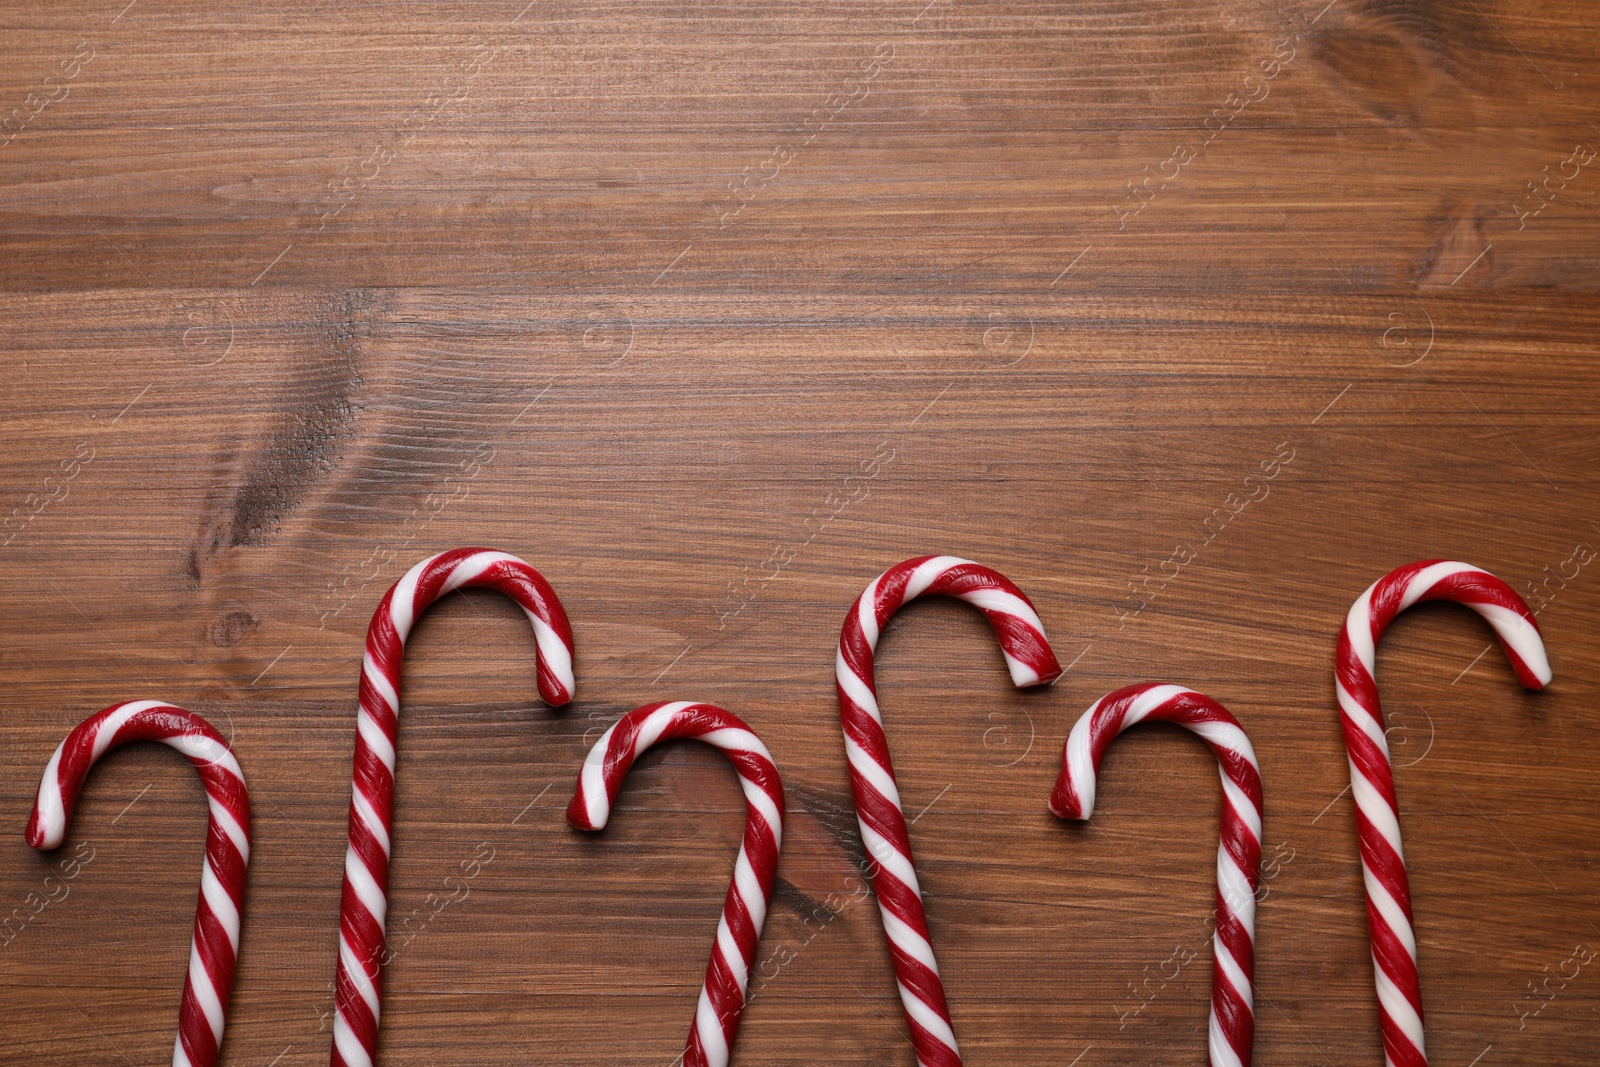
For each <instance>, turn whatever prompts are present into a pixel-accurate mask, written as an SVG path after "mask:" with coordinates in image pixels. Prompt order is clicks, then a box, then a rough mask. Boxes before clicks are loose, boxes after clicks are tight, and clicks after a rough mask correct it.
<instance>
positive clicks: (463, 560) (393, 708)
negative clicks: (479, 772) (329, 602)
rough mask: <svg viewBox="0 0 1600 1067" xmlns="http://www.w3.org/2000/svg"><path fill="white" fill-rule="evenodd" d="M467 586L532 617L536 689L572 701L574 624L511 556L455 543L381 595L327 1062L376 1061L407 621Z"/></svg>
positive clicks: (366, 662) (366, 675) (369, 661)
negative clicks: (493, 593)
mask: <svg viewBox="0 0 1600 1067" xmlns="http://www.w3.org/2000/svg"><path fill="white" fill-rule="evenodd" d="M473 586H488V587H489V588H491V589H498V590H499V591H500V592H502V593H504V594H505V595H506V596H508V597H510V598H511V599H512V600H514V601H516V602H517V604H518V605H519V606H520V607H521V608H522V610H523V611H524V612H525V613H526V614H527V616H528V621H530V622H531V623H533V634H534V640H535V642H536V646H537V649H538V661H539V663H538V684H539V695H540V696H541V697H543V698H544V701H545V703H546V704H549V705H551V706H553V707H559V706H560V705H562V704H565V703H566V702H567V701H569V700H571V699H572V689H573V678H572V628H571V627H570V626H568V624H567V615H566V612H565V611H563V610H562V607H561V601H560V600H558V599H557V598H556V594H555V591H554V590H552V589H551V588H550V584H549V583H548V582H546V581H545V580H544V578H543V577H542V576H541V575H540V574H539V572H538V571H536V570H534V569H533V568H532V567H530V566H528V564H526V563H524V562H523V561H522V560H520V559H518V558H517V557H515V556H511V555H507V554H506V553H504V552H495V551H492V550H490V549H487V548H456V549H451V550H450V551H449V552H441V553H439V554H438V555H437V556H430V557H429V558H428V559H425V560H423V561H422V562H421V563H418V564H417V565H416V566H415V567H412V568H411V569H410V570H409V571H407V572H406V574H405V577H403V578H401V579H400V580H399V581H398V582H396V583H395V584H394V585H393V586H392V587H391V588H390V589H389V591H388V592H387V593H386V594H384V597H383V601H382V603H380V604H379V605H378V610H377V611H375V612H374V613H373V616H372V623H371V625H370V626H368V627H367V652H366V656H365V658H364V659H363V660H362V663H361V698H360V699H361V711H360V714H359V716H358V718H357V730H356V752H355V769H354V775H353V781H352V784H351V796H350V847H349V849H348V851H347V852H346V853H345V861H344V893H343V898H342V900H341V901H340V905H339V969H338V973H337V975H336V977H335V985H334V1003H335V1006H336V1008H337V1017H336V1018H335V1019H334V1023H333V1050H332V1053H331V1059H330V1062H331V1063H332V1064H333V1067H372V1064H373V1063H374V1062H375V1061H376V1059H377V1049H378V1012H379V1003H380V1001H381V999H382V996H383V966H384V964H385V962H387V961H386V960H385V958H384V957H385V954H386V947H385V932H384V917H385V915H386V914H387V912H388V907H389V900H388V886H389V847H390V834H391V833H392V831H393V828H394V768H395V740H396V736H397V733H398V729H399V725H400V695H399V694H400V662H401V659H402V657H403V656H404V654H405V641H406V637H407V636H408V635H409V634H410V633H411V626H412V624H413V623H414V622H415V621H416V619H417V617H418V616H420V615H421V614H422V613H423V612H424V611H426V610H427V609H428V606H429V605H430V604H432V603H433V602H434V601H435V600H438V599H439V598H440V597H441V596H444V595H445V594H446V593H449V592H452V591H454V590H456V589H465V588H469V587H473Z"/></svg>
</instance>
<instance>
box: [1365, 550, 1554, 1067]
mask: <svg viewBox="0 0 1600 1067" xmlns="http://www.w3.org/2000/svg"><path fill="white" fill-rule="evenodd" d="M1424 600H1454V601H1455V602H1457V603H1458V604H1465V605H1466V606H1467V607H1469V608H1471V609H1472V610H1474V611H1476V612H1477V613H1478V614H1479V615H1482V616H1483V617H1484V618H1485V619H1486V620H1488V622H1489V625H1490V626H1491V627H1493V628H1494V632H1495V634H1496V636H1498V637H1499V638H1500V644H1501V645H1502V647H1504V648H1505V651H1506V656H1507V657H1508V658H1509V659H1510V660H1511V669H1512V670H1513V671H1515V672H1516V675H1517V680H1518V681H1519V682H1521V683H1522V684H1523V685H1524V686H1525V687H1527V688H1528V689H1532V690H1535V691H1537V690H1539V689H1543V688H1544V687H1545V685H1546V684H1547V683H1548V682H1549V681H1550V663H1549V660H1548V659H1546V657H1545V651H1544V641H1543V640H1542V639H1541V638H1540V636H1539V624H1538V623H1537V622H1535V621H1534V618H1533V612H1531V611H1529V610H1528V605H1527V604H1526V603H1525V602H1524V601H1523V599H1522V598H1521V597H1520V596H1518V595H1517V594H1516V593H1514V592H1512V590H1511V587H1510V586H1508V585H1506V584H1505V583H1504V582H1502V581H1501V580H1500V579H1498V578H1496V577H1495V576H1494V575H1492V574H1490V573H1488V572H1487V571H1482V570H1479V569H1478V568H1477V567H1471V566H1468V565H1467V564H1465V563H1452V562H1450V561H1448V560H1437V559H1429V560H1423V561H1422V562H1420V563H1412V564H1410V565H1408V566H1405V567H1401V568H1399V569H1398V570H1395V571H1392V572H1390V573H1389V574H1388V575H1386V576H1385V577H1383V578H1380V579H1379V580H1378V581H1377V582H1374V583H1373V585H1372V587H1371V588H1370V589H1368V590H1367V591H1366V592H1365V593H1362V594H1361V596H1360V597H1359V598H1358V599H1357V600H1356V602H1355V603H1354V604H1352V605H1351V606H1350V614H1349V616H1348V617H1346V619H1345V623H1344V629H1343V630H1341V631H1340V632H1339V652H1338V662H1337V664H1336V665H1335V668H1334V682H1335V684H1336V686H1337V689H1338V697H1339V712H1340V715H1339V724H1340V726H1341V727H1343V729H1344V743H1345V748H1346V750H1347V751H1348V753H1349V756H1350V788H1351V793H1352V795H1353V796H1354V797H1355V810H1356V836H1357V837H1358V838H1359V840H1360V843H1361V876H1362V879H1363V880H1364V881H1365V882H1366V887H1367V930H1368V932H1369V933H1370V934H1371V936H1372V964H1373V971H1374V977H1375V978H1376V980H1377V987H1378V1011H1379V1014H1380V1018H1381V1022H1382V1025H1383V1055H1384V1062H1385V1063H1387V1064H1388V1065H1389V1067H1426V1064H1427V1062H1428V1057H1427V1053H1426V1051H1425V1050H1424V1048H1423V1038H1422V988H1421V984H1420V982H1419V980H1418V977H1417V936H1416V931H1415V930H1414V929H1413V928H1412V923H1413V919H1412V917H1411V885H1410V882H1409V881H1408V880H1407V878H1406V862H1405V854H1404V853H1403V852H1402V851H1401V848H1400V807H1399V804H1398V803H1397V802H1396V800H1395V791H1394V773H1393V771H1392V770H1391V769H1390V766H1389V745H1388V742H1387V741H1386V740H1385V739H1384V734H1383V729H1384V728H1383V711H1382V709H1381V708H1380V707H1379V706H1378V687H1377V684H1376V683H1375V682H1374V681H1373V676H1372V673H1373V664H1374V663H1375V661H1376V659H1377V647H1378V640H1379V639H1380V638H1382V637H1383V632H1384V631H1385V630H1386V629H1388V628H1389V624H1390V623H1391V622H1393V621H1394V618H1395V616H1396V615H1398V614H1400V613H1401V612H1402V611H1404V610H1405V609H1406V608H1409V607H1410V606H1411V605H1413V604H1416V603H1419V602H1421V601H1424Z"/></svg>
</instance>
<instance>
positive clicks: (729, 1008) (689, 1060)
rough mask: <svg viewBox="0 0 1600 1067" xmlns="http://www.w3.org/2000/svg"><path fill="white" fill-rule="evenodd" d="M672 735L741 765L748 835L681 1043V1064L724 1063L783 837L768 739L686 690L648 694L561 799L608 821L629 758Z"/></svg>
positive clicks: (583, 822) (582, 821)
mask: <svg viewBox="0 0 1600 1067" xmlns="http://www.w3.org/2000/svg"><path fill="white" fill-rule="evenodd" d="M677 737H690V738H694V739H696V740H699V741H704V742H706V743H707V744H710V745H715V746H716V747H717V748H720V749H722V751H723V752H724V753H725V754H726V755H727V757H728V759H729V760H731V761H732V762H733V765H734V768H735V769H736V770H737V771H738V772H739V786H740V788H741V789H743V790H744V799H745V811H746V814H745V825H744V841H743V842H742V843H741V844H740V846H739V858H738V859H737V860H735V861H734V867H733V881H732V882H731V883H730V884H729V885H728V896H727V899H726V900H725V901H724V903H723V905H722V918H721V920H720V921H718V923H717V938H716V941H715V942H714V943H713V945H712V949H711V962H710V963H709V964H708V965H707V966H706V980H705V984H704V985H703V986H702V987H701V989H700V1005H699V1008H698V1009H697V1010H696V1011H695V1018H694V1025H693V1026H691V1027H690V1028H689V1041H688V1045H687V1046H686V1047H685V1048H684V1052H683V1067H727V1065H728V1057H729V1054H730V1052H731V1050H732V1048H733V1041H734V1038H735V1037H736V1036H737V1035H738V1033H739V1020H740V1018H741V1016H743V1015H744V1003H745V992H746V990H747V989H749V986H750V968H751V967H752V966H754V965H755V960H756V946H757V944H758V943H759V942H760V940H761V926H762V924H763V923H764V922H765V921H766V918H767V907H768V906H769V905H770V904H771V902H772V886H773V880H774V879H775V878H776V877H777V874H778V849H779V846H780V844H781V842H782V839H783V783H782V782H781V781H779V780H778V768H777V767H776V766H774V765H773V762H772V757H771V756H770V755H769V754H768V753H767V747H766V746H765V745H763V744H762V743H761V739H760V738H759V737H757V736H756V735H755V734H754V733H753V732H751V730H750V728H749V727H748V726H746V725H745V724H744V723H743V722H741V721H740V720H739V718H738V716H736V715H733V714H730V713H729V712H726V711H723V710H722V709H721V708H719V707H715V706H714V705H711V704H692V703H690V702H688V701H684V700H679V701H673V702H671V703H663V704H646V705H645V706H644V707H642V708H637V709H635V710H634V711H630V712H629V713H628V714H626V715H624V716H623V717H622V718H621V720H619V721H618V722H617V723H616V724H615V725H613V726H612V727H611V728H610V729H609V730H607V731H606V732H605V736H603V737H601V738H600V740H599V741H597V742H595V745H594V747H593V748H591V749H590V750H589V755H588V758H587V759H585V760H584V762H583V771H582V772H581V773H580V774H579V776H578V791H577V793H576V794H574V796H573V798H572V803H571V804H570V805H568V806H567V821H568V822H570V823H572V825H573V826H576V827H577V828H578V829H580V830H599V829H600V828H602V827H603V826H605V824H606V820H607V819H608V818H609V817H610V816H611V805H612V804H613V803H614V802H615V801H616V799H617V794H618V792H620V791H621V789H622V782H623V779H625V778H626V777H627V776H628V769H629V768H630V767H632V766H633V761H634V760H636V759H638V758H639V756H640V755H642V754H643V753H644V752H645V750H647V749H649V748H650V747H651V746H652V745H655V744H657V743H659V742H661V741H669V740H672V739H673V738H677Z"/></svg>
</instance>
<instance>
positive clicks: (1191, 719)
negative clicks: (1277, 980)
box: [1050, 683, 1261, 1067]
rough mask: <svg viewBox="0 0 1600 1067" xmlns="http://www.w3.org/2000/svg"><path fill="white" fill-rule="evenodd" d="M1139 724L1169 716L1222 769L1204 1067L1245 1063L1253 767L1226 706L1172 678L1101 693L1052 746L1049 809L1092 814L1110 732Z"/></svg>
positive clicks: (1082, 816) (1246, 1066)
mask: <svg viewBox="0 0 1600 1067" xmlns="http://www.w3.org/2000/svg"><path fill="white" fill-rule="evenodd" d="M1141 722H1170V723H1175V724H1176V725H1178V726H1182V727H1183V728H1184V729H1186V730H1190V731H1192V732H1194V733H1195V734H1198V735H1199V736H1200V738H1201V739H1202V740H1204V741H1205V743H1206V744H1207V745H1209V746H1211V751H1212V752H1213V753H1214V754H1215V755H1216V757H1217V764H1218V769H1219V771H1220V773H1221V775H1222V842H1221V844H1220V845H1218V846H1217V911H1216V924H1217V929H1216V936H1215V937H1214V938H1213V940H1212V945H1213V963H1212V968H1211V1023H1210V1041H1209V1047H1210V1062H1211V1067H1250V1057H1251V1053H1252V1050H1253V1049H1254V1047H1255V1028H1256V1022H1255V994H1254V980H1255V958H1256V950H1255V945H1256V894H1257V893H1258V892H1259V891H1260V889H1261V770H1260V767H1259V766H1258V765H1257V763H1256V754H1255V750H1254V749H1253V748H1252V747H1251V745H1250V739H1249V738H1248V737H1246V736H1245V732H1244V729H1243V728H1242V727H1240V725H1239V722H1238V720H1237V719H1235V718H1234V717H1233V716H1232V715H1231V714H1229V712H1228V709H1227V708H1225V707H1223V706H1222V705H1221V704H1219V703H1217V702H1216V701H1215V700H1212V699H1211V698H1210V697H1208V696H1205V695H1204V694H1202V693H1197V692H1195V691H1194V690H1192V689H1185V688H1183V687H1182V686H1176V685H1153V684H1150V683H1143V684H1139V685H1130V686H1125V687H1123V688H1122V689H1118V690H1117V691H1116V692H1113V693H1107V694H1106V695H1105V696H1103V697H1101V698H1100V699H1099V700H1097V701H1095V703H1094V706H1093V707H1091V708H1090V709H1089V710H1088V711H1086V712H1084V713H1083V717H1082V718H1080V719H1079V720H1078V721H1077V723H1076V724H1075V725H1074V726H1073V727H1072V733H1071V735H1070V736H1068V738H1067V743H1066V745H1065V747H1064V748H1063V749H1062V751H1061V775H1060V777H1058V778H1057V779H1056V787H1055V790H1054V792H1052V793H1051V794H1050V810H1051V811H1053V812H1054V813H1055V814H1057V815H1059V816H1061V818H1063V819H1078V820H1086V819H1088V818H1089V816H1090V815H1091V814H1093V812H1094V797H1095V781H1096V776H1097V775H1098V774H1099V771H1100V760H1101V758H1102V757H1104V755H1105V753H1106V749H1107V748H1109V747H1110V746H1111V742H1112V740H1113V739H1115V738H1116V736H1117V735H1118V734H1120V733H1121V732H1122V731H1124V730H1126V729H1127V728H1128V727H1130V726H1133V725H1136V724H1137V723H1141Z"/></svg>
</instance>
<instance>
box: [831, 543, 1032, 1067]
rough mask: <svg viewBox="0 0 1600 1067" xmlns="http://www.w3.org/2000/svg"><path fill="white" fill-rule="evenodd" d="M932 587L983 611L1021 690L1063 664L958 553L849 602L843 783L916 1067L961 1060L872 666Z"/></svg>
mask: <svg viewBox="0 0 1600 1067" xmlns="http://www.w3.org/2000/svg"><path fill="white" fill-rule="evenodd" d="M934 594H944V595H947V596H954V597H959V598H961V599H962V600H965V601H966V602H967V603H969V604H972V605H973V606H975V607H977V608H979V609H981V610H982V611H983V613H984V615H985V616H986V617H987V618H988V620H989V625H990V626H991V627H993V628H994V632H995V636H996V637H997V638H999V639H1000V651H1001V653H1002V654H1003V655H1004V656H1005V660H1006V667H1007V668H1008V669H1009V670H1010V671H1011V680H1012V682H1013V683H1015V684H1016V685H1017V687H1018V688H1023V687H1026V686H1031V685H1045V684H1047V683H1049V682H1053V681H1055V680H1056V678H1058V677H1059V676H1060V674H1061V665H1060V664H1058V663H1057V662H1056V657H1055V654H1054V653H1053V652H1051V651H1050V643H1049V642H1048V641H1046V640H1045V636H1044V626H1043V625H1042V624H1041V623H1040V622H1039V615H1038V613H1037V612H1035V611H1034V610H1033V605H1032V604H1031V603H1030V602H1029V601H1028V598H1027V597H1026V596H1024V595H1023V593H1022V590H1020V589H1018V588H1017V587H1016V586H1014V585H1012V584H1011V582H1010V581H1009V580H1008V579H1007V578H1006V577H1005V576H1004V575H1003V574H1001V573H1000V572H998V571H994V570H990V569H989V568H988V567H984V566H981V565H979V564H977V563H974V562H972V561H971V560H967V559H958V558H956V557H955V556H922V557H918V558H917V559H908V560H906V561H905V562H904V563H900V564H897V565H896V566H893V567H890V568H889V569H888V570H886V571H884V572H883V573H882V574H881V575H879V576H878V577H877V578H875V579H873V582H872V584H871V585H869V586H867V588H866V590H865V591H864V592H862V594H861V596H860V597H859V598H858V599H857V600H856V602H855V606H854V607H852V608H851V609H850V614H849V615H847V616H845V620H844V629H843V630H842V631H841V632H840V634H839V655H838V660H837V664H836V674H837V678H838V689H839V722H840V725H841V726H843V728H844V747H845V754H846V755H847V756H848V758H849V761H850V787H851V789H852V790H853V791H854V793H855V801H856V819H857V821H858V822H859V823H860V825H861V839H862V843H863V844H865V845H866V849H867V853H868V854H869V855H870V856H871V857H872V860H873V863H872V868H871V871H872V888H873V890H874V892H876V894H877V897H878V910H879V912H880V914H881V915H882V917H883V932H884V936H885V937H886V938H887V939H888V942H889V952H890V954H891V956H892V957H893V960H894V971H895V977H896V979H897V983H898V985H899V988H900V1001H901V1003H902V1004H903V1005H904V1006H905V1012H906V1021H907V1022H908V1023H910V1025H911V1042H912V1045H913V1046H915V1048H916V1053H917V1062H918V1064H920V1065H921V1067H960V1064H961V1054H960V1053H959V1052H958V1051H957V1050H956V1036H955V1031H954V1029H953V1028H952V1026H951V1023H950V1008H949V1005H948V1004H946V1002H945V996H944V985H943V983H941V982H940V980H939V965H938V963H937V962H936V961H935V960H934V957H933V944H932V941H931V940H930V938H929V935H928V920H927V916H926V915H925V914H924V913H923V910H922V890H921V887H920V886H919V885H918V884H917V872H916V867H915V865H914V863H913V862H912V859H911V837H910V835H909V834H908V833H907V831H906V818H905V812H904V811H903V810H902V809H901V806H900V792H899V789H898V788H897V787H896V785H895V780H894V765H893V763H892V762H891V761H890V759H889V744H888V741H887V740H886V739H885V738H884V735H883V718H882V716H881V715H879V713H878V700H877V686H876V685H875V684H874V681H873V670H872V663H873V652H874V649H875V648H876V647H877V644H878V635H879V634H880V633H882V632H883V627H884V625H885V624H886V623H887V622H888V621H889V618H890V617H891V616H892V615H894V613H895V612H896V611H898V610H899V609H900V606H901V605H902V604H905V603H906V602H907V601H911V600H915V599H916V598H917V597H920V596H932V595H934Z"/></svg>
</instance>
